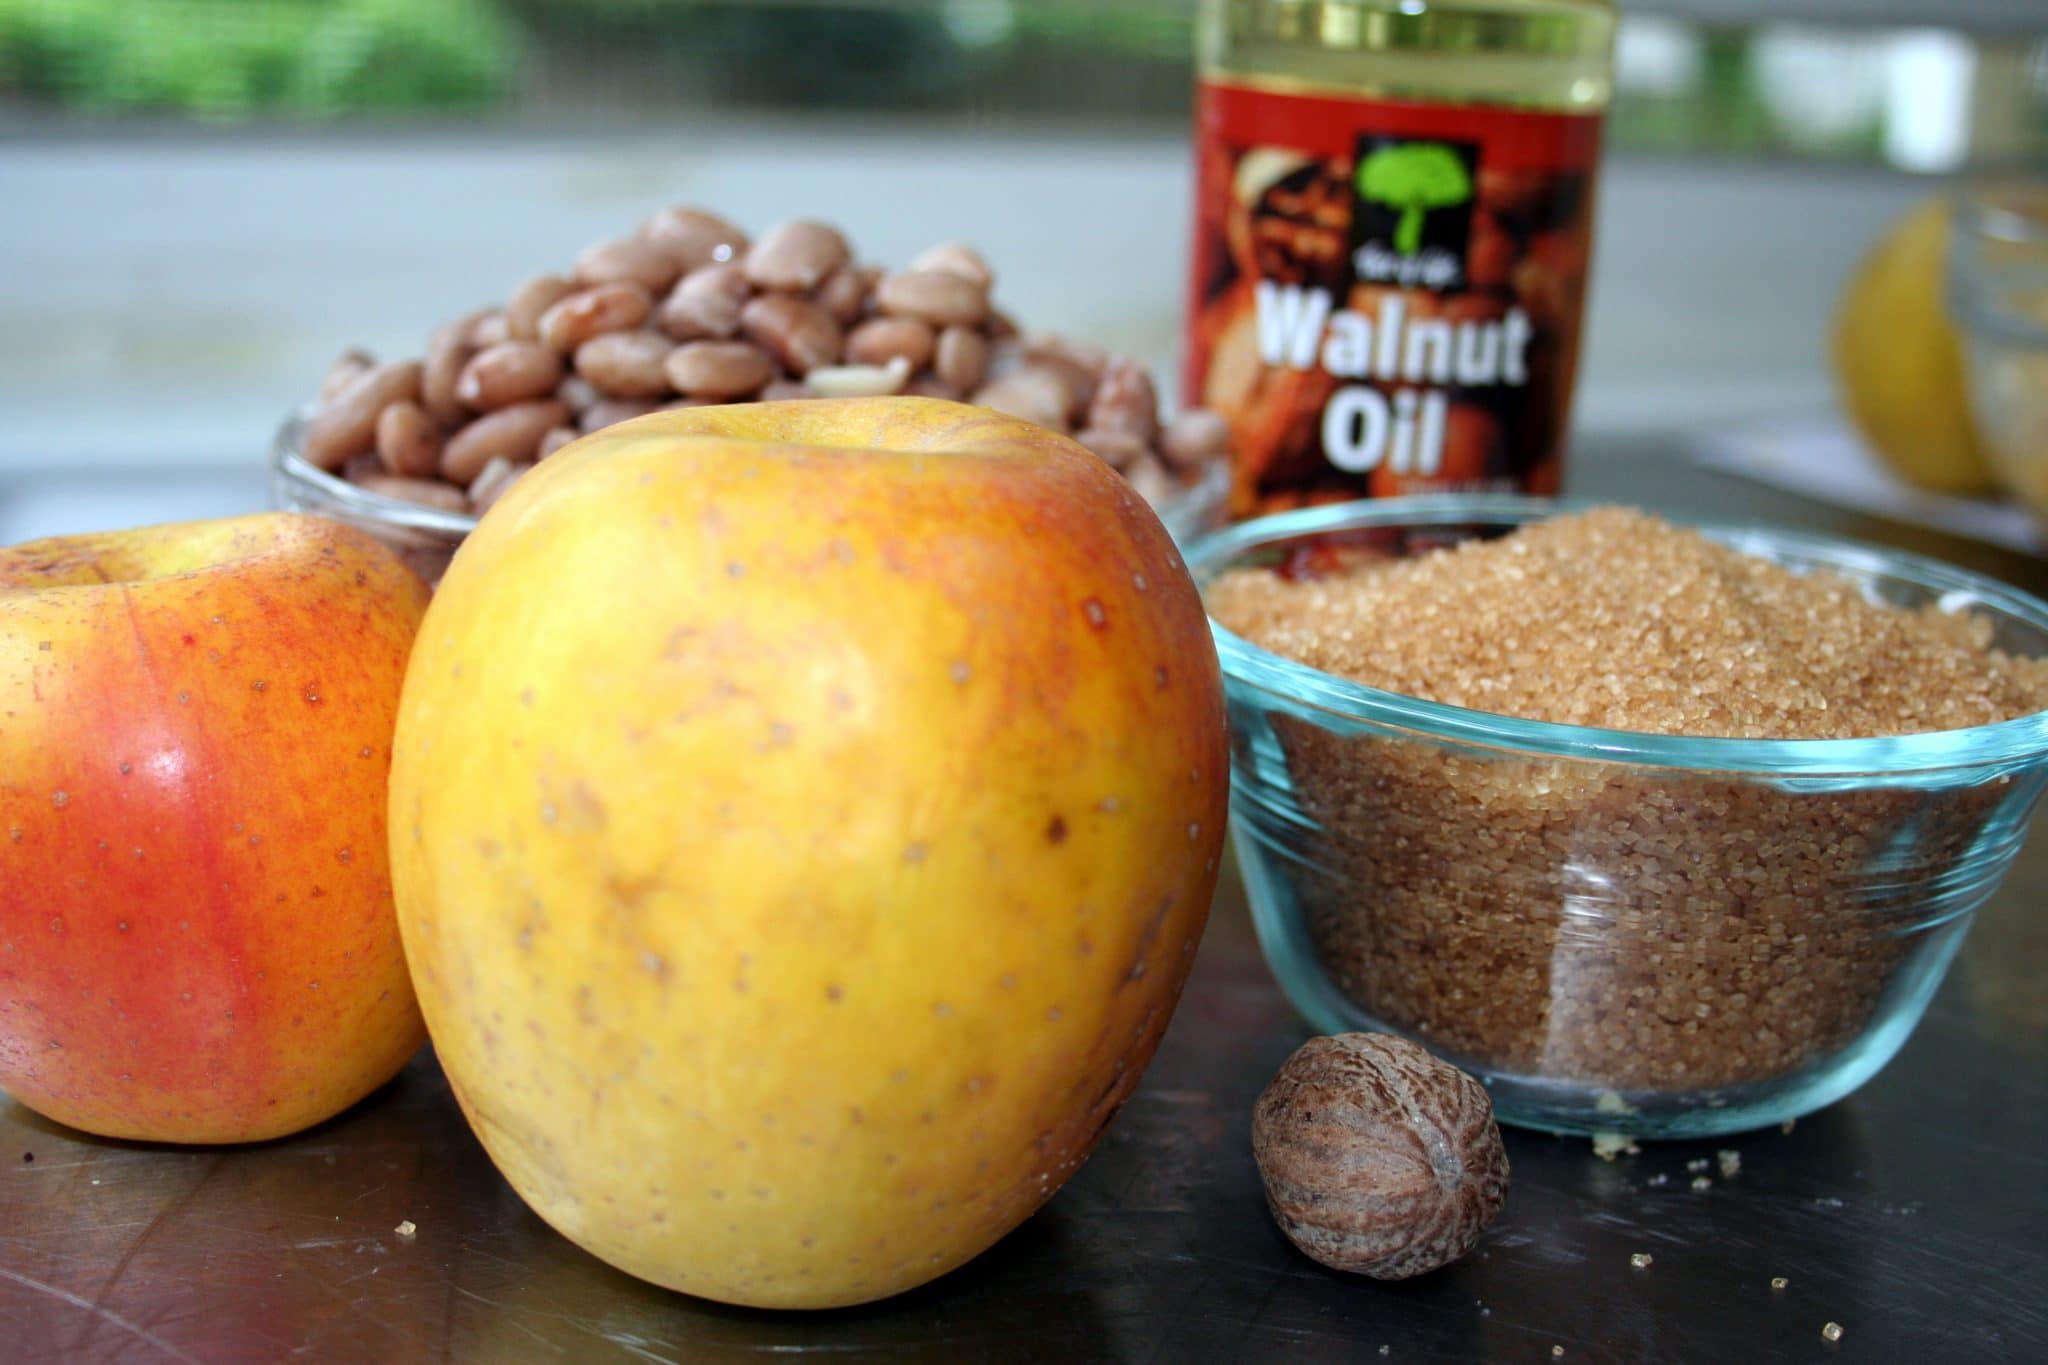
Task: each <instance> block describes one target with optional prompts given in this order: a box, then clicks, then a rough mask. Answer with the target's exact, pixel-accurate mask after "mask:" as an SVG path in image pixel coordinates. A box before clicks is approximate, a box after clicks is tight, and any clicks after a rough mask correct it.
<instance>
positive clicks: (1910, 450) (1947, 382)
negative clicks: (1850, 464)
mask: <svg viewBox="0 0 2048 1365" xmlns="http://www.w3.org/2000/svg"><path fill="white" fill-rule="evenodd" d="M1950 217H1951V205H1950V202H1949V200H1948V198H1947V197H1946V196H1938V197H1935V198H1932V199H1929V200H1926V201H1925V202H1923V203H1921V204H1920V205H1919V206H1917V207H1916V208H1914V209H1913V210H1912V211H1911V212H1910V213H1908V214H1906V215H1905V216H1904V217H1903V218H1901V219H1899V220H1898V221H1897V222H1896V223H1894V224H1893V225H1892V227H1891V228H1890V229H1889V230H1888V231H1887V232H1886V233H1885V235H1884V236H1883V237H1881V238H1879V239H1878V242H1877V244H1876V245H1875V246H1874V247H1872V248H1871V249H1870V251H1869V253H1868V254H1867V255H1865V256H1864V258H1863V260H1862V261H1861V262H1860V263H1859V264H1858V265H1857V267H1856V272H1855V274H1854V275H1852V276H1851V277H1850V279H1849V283H1848V286H1847V287H1846V288H1845V289H1844V290H1843V291H1842V298H1841V302H1840V304H1839V305H1838V306H1837V307H1836V310H1835V326H1834V339H1833V352H1834V369H1835V386H1836V390H1837V392H1838V394H1839V395H1840V398H1841V403H1842V409H1843V411H1844V412H1846V413H1847V414H1848V416H1849V420H1850V421H1851V422H1853V423H1854V424H1855V426H1856V429H1857V430H1858V431H1860V432H1861V433H1862V434H1863V438H1864V439H1865V440H1866V441H1868V442H1869V443H1870V445H1871V447H1872V448H1873V449H1874V450H1876V451H1877V453H1878V454H1879V455H1880V456H1882V457H1883V458H1884V461H1885V463H1886V464H1888V465H1890V466H1891V468H1892V469H1893V470H1894V471H1895V472H1896V473H1897V474H1898V475H1899V476H1900V477H1901V478H1903V479H1905V480H1906V481H1907V482H1909V483H1912V484H1915V485H1917V486H1919V487H1921V488H1926V489H1930V490H1933V491H1934V492H1938V493H1989V492H1992V491H1994V490H1995V489H1996V488H1997V480H1996V478H1995V477H1994V476H1993V474H1992V472H1991V466H1990V464H1989V463H1987V462H1986V460H1985V457H1984V452H1983V449H1982V447H1981V446H1980V444H1979V442H1978V439H1977V428H1976V425H1975V424H1974V423H1973V422H1972V421H1971V418H1970V402H1969V394H1968V391H1967V389H1966V388H1965V387H1964V383H1963V353H1962V343H1961V341H1960V339H1959V338H1958V337H1957V335H1956V331H1955V328H1954V326H1953V325H1952V324H1951V323H1950V322H1949V317H1948V310H1947V307H1946V305H1945V303H1944V301H1943V275H1944V267H1945V264H1946V257H1947V252H1948V236H1949V220H1950Z"/></svg>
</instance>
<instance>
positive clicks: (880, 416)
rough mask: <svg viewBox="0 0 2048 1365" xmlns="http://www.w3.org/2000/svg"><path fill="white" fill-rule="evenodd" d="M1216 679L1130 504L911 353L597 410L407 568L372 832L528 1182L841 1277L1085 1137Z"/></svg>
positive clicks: (705, 1251) (1101, 1109)
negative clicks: (708, 394) (455, 547)
mask: <svg viewBox="0 0 2048 1365" xmlns="http://www.w3.org/2000/svg"><path fill="white" fill-rule="evenodd" d="M1227 780H1228V779H1227V772H1226V754H1225V737H1224V719H1223V702H1222V691H1221V679H1220V677H1219V674H1218V670H1217V663H1216V655H1215V652H1214V647H1213V645H1212V643H1211V640H1210V636H1209V632H1208V626H1207V622H1206V619H1205V617H1204V614H1203V610H1202V606H1201V602H1200V599H1199V597H1198V595H1197V593H1196V590H1195V588H1194V585H1193V583H1192V582H1191V580H1190V579H1189V577H1188V575H1187V573H1186V571H1185V569H1184V568H1183V567H1182V564H1181V562H1180V559H1179V557H1178V556H1177V554H1176V553H1175V550H1174V548H1173V545H1172V543H1171V541H1170V540H1169V538H1168V536H1167V534H1166V532H1165V531H1164V530H1163V529H1162V528H1161V526H1160V524H1159V522H1158V520H1157V519H1156V518H1155V517H1154V516H1153V514H1152V513H1151V511H1150V510H1149V509H1147V508H1146V506H1145V504H1144V503H1143V501H1142V500H1140V499H1139V498H1138V497H1137V495H1136V494H1134V493H1133V492H1131V490H1130V489H1129V488H1128V487H1127V486H1126V485H1125V484H1124V483H1123V482H1122V481H1121V480H1120V479H1119V478H1118V477H1117V476H1116V475H1115V474H1114V473H1112V472H1111V471H1110V470H1109V468H1108V467H1107V466H1105V465H1104V464H1103V463H1102V462H1101V461H1100V460H1099V459H1096V458H1095V457H1094V456H1092V455H1090V454H1089V453H1088V452H1086V451H1085V450H1083V449H1082V448H1081V447H1079V446H1077V445H1075V444H1073V443H1072V442H1071V441H1069V440H1067V439H1066V438H1064V437H1062V436H1058V435H1056V434H1054V433H1051V432H1049V431H1046V430H1044V429H1042V428H1039V427H1036V426H1033V425H1030V424H1028V423H1024V422H1019V421H1015V420H1013V419H1010V418H1007V417H1002V416H998V415H996V414H994V413H992V412H989V411H987V410H984V409H980V408H971V407H966V406H963V405H960V404H954V403H945V402H939V401H935V400H929V399H911V398H901V399H853V400H846V401H824V400H818V401H809V402H797V403H779V404H775V403H771V404H758V405H737V406H727V407H705V408H697V409H693V410H687V411H682V412H673V413H662V414H656V415H654V416H650V417H646V418H643V419H640V420H638V421H634V422H629V423H626V424H624V425H621V426H617V427H613V428H609V429H607V430H606V431H604V432H602V433H599V434H597V435H595V436H591V437H587V438H585V439H584V440H582V441H579V442H577V443H576V444H575V445H573V446H571V447H570V448H568V449H567V450H565V451H564V452H563V453H561V454H559V455H556V456H554V457H552V458H550V459H548V460H547V461H544V462H543V463H542V464H541V465H540V466H539V467H538V468H536V469H535V470H534V471H533V472H532V473H530V474H528V475H527V476H526V477H525V478H524V479H522V480H521V481H520V482H519V483H518V484H517V485H516V486H514V488H513V489H512V491H511V492H510V493H508V494H507V495H506V497H505V499H504V500H503V501H502V502H501V503H499V504H498V505H497V506H496V507H494V508H493V509H492V511H491V512H490V514H489V515H488V516H486V517H485V518H484V519H483V522H482V524H481V525H480V526H479V527H478V529H477V531H476V532H475V533H474V534H473V535H472V536H471V537H470V538H469V540H468V541H467V542H466V543H465V544H464V545H463V547H462V549H461V550H460V551H459V552H458V553H457V555H456V557H455V560H454V563H453V565H452V566H451V567H450V569H449V572H448V575H447V577H446V578H445V579H444V580H443V581H442V584H441V587H440V590H439V593H438V595H437V596H436V597H435V600H434V603H433V605H432V607H431V608H429V610H428V613H427V620H426V623H425V625H424V626H423V627H422V629H421V634H420V642H419V646H418V648H417V650H416V651H415V653H414V655H413V659H412V664H411V668H410V670H409V672H408V674H407V677H406V686H405V696H404V701H403V704H402V705H401V708H400V712H399V720H398V735H397V739H396V741H395V745H394V755H393V764H392V792H391V840H392V875H393V878H394V884H395V888H396V891H397V896H398V906H399V919H400V924H401V926H402V928H403V931H404V934H405V942H406V950H407V954H408V957H409V959H410V961H411V964H412V969H413V975H414V981H415V984H416V985H417V987H418V989H419V992H420V999H421V1005H422V1008H423V1010H424V1012H425V1014H426V1019H427V1024H428V1027H429V1030H430V1031H431V1033H432V1034H433V1038H434V1042H435V1046H436V1049H437V1051H438V1053H439V1056H440V1058H441V1061H442V1064H443V1066H444V1068H445V1069H446V1071H447V1073H448V1076H449V1079H450V1081H451V1082H452V1084H453V1087H454V1090H455V1094H456V1097H457V1099H458V1100H459V1101H460V1103H461V1105H462V1107H463V1110H464V1111H465V1113H466V1114H467V1116H468V1118H469V1120H470V1122H471V1124H472V1126H473V1127H474V1128H475V1129H476V1131H477V1134H478V1135H479V1137H480V1138H481V1139H482V1141H483V1143H484V1146H485V1147H486V1148H487V1149H488V1151H489V1152H490V1154H491V1156H492V1158H493V1159H494V1160H495V1161H496V1162H497V1164H498V1166H499V1167H500V1169H501V1170H502V1171H503V1172H504V1174H505V1175H506V1177H507V1178H508V1179H509V1180H510V1181H511V1183H512V1185H513V1187H514V1188H515V1189H517V1190H518V1192H519V1193H520V1194H521V1195H522V1196H524V1197H525V1199H526V1200H527V1202H528V1203H529V1204H531V1205H532V1206H533V1208H534V1209H535V1210H537V1211H538V1212H539V1213H540V1214H541V1216H542V1217H544V1218H546V1219H547V1220H548V1221H549V1222H550V1223H552V1224H553V1225H554V1226H555V1227H557V1228H558V1229H560V1230H561V1231H562V1232H563V1233H565V1234H567V1235H568V1236H569V1237H570V1238H572V1239H574V1240H575V1241H576V1242H578V1243H580V1244H581V1245H582V1246H584V1247H585V1248H587V1249H589V1250H590V1251H592V1252H594V1253H596V1254H597V1255H598V1256H601V1257H603V1258H604V1259H605V1260H607V1261H610V1262H611V1263H613V1264H614V1265H617V1266H619V1267H621V1268H623V1269H625V1270H627V1271H630V1272H631V1273H633V1274H635V1275H638V1276H641V1277H643V1278H645V1279H648V1280H652V1281H654V1282H656V1283H659V1284H663V1285H667V1286H670V1287H673V1288H676V1289H680V1290H685V1291H687V1292H689V1293H692V1294H697V1295H702V1296H706V1297H710V1298H715V1299H721V1300H725V1301H728V1302H733V1303H742V1304H753V1305H762V1306H774V1307H800V1308H818V1307H828V1306H832V1305H839V1304H851V1303H858V1302H862V1301H866V1300H870V1299H877V1298H881V1297H883V1296H885V1295H889V1294H894V1293H897V1292H899V1291H901V1290H905V1289H909V1288H911V1287H912V1286H915V1285H918V1284H921V1283H923V1282H925V1281H927V1280H930V1279H932V1278H934V1277H936V1276H938V1275H940V1274H942V1273H943V1272H945V1271H947V1270H950V1269H951V1268H953V1267H954V1266H957V1265H959V1264H961V1263H962V1262H964V1261H966V1260H968V1259H969V1258H970V1257H973V1256H974V1255H976V1254H977V1253H979V1252H980V1251H982V1250H983V1249H984V1248H986V1247H988V1246H989V1245H990V1244H991V1243H993V1242H995V1241H996V1240H997V1239H998V1238H999V1237H1001V1236H1002V1235H1003V1234H1004V1233H1005V1232H1007V1231H1009V1230H1010V1229H1011V1228H1012V1227H1014V1226H1015V1225H1016V1224H1017V1223H1018V1222H1020V1221H1021V1220H1022V1219H1023V1218H1025V1217H1026V1216H1027V1215H1028V1214H1030V1213H1031V1212H1032V1211H1033V1210H1034V1209H1036V1208H1038V1207H1039V1206H1040V1205H1041V1204H1043V1203H1044V1202H1045V1201H1046V1200H1047V1199H1049V1198H1050V1197H1051V1196H1052V1195H1053V1193H1054V1192H1055V1191H1056V1190H1057V1189H1058V1188H1059V1186H1060V1184H1061V1182H1062V1181H1064V1180H1065V1179H1066V1178H1067V1176H1068V1175H1069V1174H1070V1173H1072V1171H1073V1170H1074V1169H1075V1168H1076V1167H1077V1166H1078V1165H1079V1164H1080V1163H1081V1161H1082V1160H1083V1159H1084V1158H1085V1157H1086V1156H1087V1154H1088V1152H1089V1151H1090V1150H1091V1149H1092V1148H1093V1147H1094V1145H1095V1143H1096V1142H1097V1141H1098V1140H1099V1139H1100V1137H1101V1136H1102V1133H1103V1131H1104V1128H1105V1126H1106V1125H1107V1124H1108V1123H1109V1121H1110V1118H1111V1117H1112V1115H1113V1114H1114V1113H1115V1112H1116V1110H1117V1108H1118V1106H1119V1105H1121V1104H1122V1103H1123V1101H1124V1100H1125V1098H1126V1097H1127V1096H1129V1094H1130V1093H1131V1091H1132V1089H1133V1087H1135V1086H1136V1084H1137V1082H1138V1078H1139V1074H1140V1073H1141V1072H1142V1071H1143V1069H1144V1067H1145V1064H1146V1063H1147V1061H1148V1060H1149V1059H1150V1058H1151V1055H1152V1053H1153V1050H1154V1048H1155V1046H1156V1045H1157V1043H1158V1041H1159V1038H1160V1035H1161V1034H1162V1033H1163V1032H1164V1030H1165V1028H1166V1025H1167V1020H1168V1017H1169V1016H1170V1015H1171V1013H1172V1011H1173V1007H1174V1004H1175V1001H1176V999H1177V998H1178V995H1179V992H1180V989H1181V986H1182V984H1183V982H1184V980H1185V978H1186V975H1187V971H1188V966H1189V963H1190V960H1191V958H1192V956H1193V953H1194V949H1195V944H1196V940H1197V938H1198V936H1199V935H1200V932H1201V928H1202V925H1203V922H1204V919H1205V917H1206V915H1207V912H1208V905H1209V898H1210V894H1211V891H1212V890H1213V887H1214V884H1215V877H1216V868H1217V858H1218V854H1219V850H1220V841H1221V838H1222V833H1223V821H1224V804H1225V795H1226V789H1227Z"/></svg>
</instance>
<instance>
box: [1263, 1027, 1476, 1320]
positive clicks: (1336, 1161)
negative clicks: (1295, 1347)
mask: <svg viewBox="0 0 2048 1365" xmlns="http://www.w3.org/2000/svg"><path fill="white" fill-rule="evenodd" d="M1252 1154H1253V1156H1254V1157H1256V1158H1257V1160H1258V1163H1259V1175H1260V1178H1261V1179H1263V1180H1264V1181H1265V1185H1266V1203H1267V1205H1268V1206H1269V1207H1270V1208H1271V1209H1272V1210H1273V1219H1274V1221H1275V1222H1277V1223H1279V1225H1280V1230H1281V1231H1282V1232H1284V1233H1286V1234H1287V1238H1288V1240H1289V1241H1291V1242H1293V1243H1294V1244H1295V1245H1296V1246H1297V1247H1300V1248H1301V1249H1302V1251H1304V1252H1306V1253H1307V1254H1308V1255H1309V1256H1311V1257H1313V1258H1314V1259H1316V1260H1318V1261H1321V1262H1322V1263H1323V1264H1324V1265H1327V1266H1333V1267H1335V1268H1336V1269H1338V1270H1350V1271H1356V1272H1358V1273H1359V1274H1362V1275H1370V1276H1372V1277H1373V1278H1375V1279H1381V1280H1400V1279H1406V1278H1407V1277H1409V1276H1411V1275H1420V1274H1423V1273H1425V1272H1426V1271H1431V1270H1435V1269H1437V1268H1438V1267H1439V1266H1445V1265H1449V1264H1450V1263H1451V1262H1452V1261H1455V1260H1457V1259H1458V1258H1459V1257H1460V1256H1463V1255H1464V1254H1465V1253H1466V1252H1468V1251H1470V1250H1471V1249H1472V1246H1473V1244H1474V1243H1475V1242H1477V1241H1478V1240H1479V1234H1480V1231H1481V1230H1482V1229H1484V1228H1485V1227H1486V1225H1487V1224H1488V1223H1489V1222H1491V1221H1492V1219H1493V1216H1494V1214H1495V1213H1497V1212H1499V1211H1500V1206H1501V1201H1502V1200H1503V1199H1505V1198H1506V1197H1507V1190H1508V1158H1507V1153H1506V1152H1505V1151H1504V1150H1502V1148H1501V1143H1500V1129H1499V1128H1498V1127H1497V1126H1496V1125H1495V1124H1494V1121H1493V1102H1492V1101H1491V1100H1489V1099H1488V1098H1487V1095H1486V1090H1485V1087H1483V1086H1481V1085H1480V1084H1479V1082H1477V1081H1475V1080H1473V1079H1472V1078H1471V1077H1470V1076H1467V1075H1466V1074H1465V1073H1464V1072H1462V1071H1460V1070H1458V1069H1457V1068H1456V1067H1454V1066H1451V1065H1449V1064H1448V1063H1446V1062H1441V1061H1438V1060H1437V1059H1436V1058H1435V1057H1432V1056H1431V1055H1430V1054H1429V1053H1428V1052H1427V1051H1425V1050H1424V1049H1422V1048H1420V1047H1417V1046H1416V1045H1415V1044H1414V1043H1411V1042H1409V1041H1407V1040H1406V1039H1404V1038H1392V1037H1387V1036H1385V1035H1382V1034H1376V1033H1340V1034H1337V1035H1335V1036H1334V1037H1329V1038H1311V1039H1309V1040H1308V1041H1307V1042H1306V1043H1303V1044H1302V1045H1301V1047H1300V1048H1299V1049H1298V1050H1297V1051H1296V1052H1295V1054H1294V1055H1293V1056H1292V1057H1289V1058H1288V1059H1287V1062H1286V1064H1285V1065H1284V1066H1282V1067H1281V1068H1280V1073H1279V1074H1278V1075H1277V1076H1275V1077H1274V1078H1273V1081H1272V1084H1270V1085H1268V1086H1267V1087H1266V1090H1265V1093H1264V1094H1262V1095H1260V1096H1259V1102H1258V1104H1257V1105H1256V1106H1254V1107H1253V1110H1252Z"/></svg>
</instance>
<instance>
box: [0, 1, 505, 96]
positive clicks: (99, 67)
mask: <svg viewBox="0 0 2048 1365" xmlns="http://www.w3.org/2000/svg"><path fill="white" fill-rule="evenodd" d="M516 54H517V44H516V35H515V33H514V31H513V30H512V28H511V27H510V26H509V25H508V24H507V23H506V22H505V21H504V19H503V18H502V17H501V15H500V13H499V11H498V9H497V7H496V6H494V5H492V4H490V3H488V0H0V89H11V90H15V91H19V92H22V93H25V94H28V95H32V96H41V97H45V98H49V99H54V100H55V101H57V102H59V103H61V104H63V105H65V106H68V107H71V108H77V109H84V110H96V111H102V112H115V111H122V110H163V109H177V110H184V111H187V112H190V113H193V114H197V115H199V116H202V117H212V118H222V119H233V118H242V117H246V116H248V115H251V114H256V113H273V114H286V115H300V116H308V117H322V116H327V115H333V114H349V113H393V112H419V111H433V110H438V109H465V108H475V107H477V106H479V105H485V104H489V103H491V102H493V101H495V100H497V99H499V98H500V97H502V96H503V95H505V94H506V93H508V92H509V90H510V88H511V85H512V76H513V70H514V63H515V60H516Z"/></svg>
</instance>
